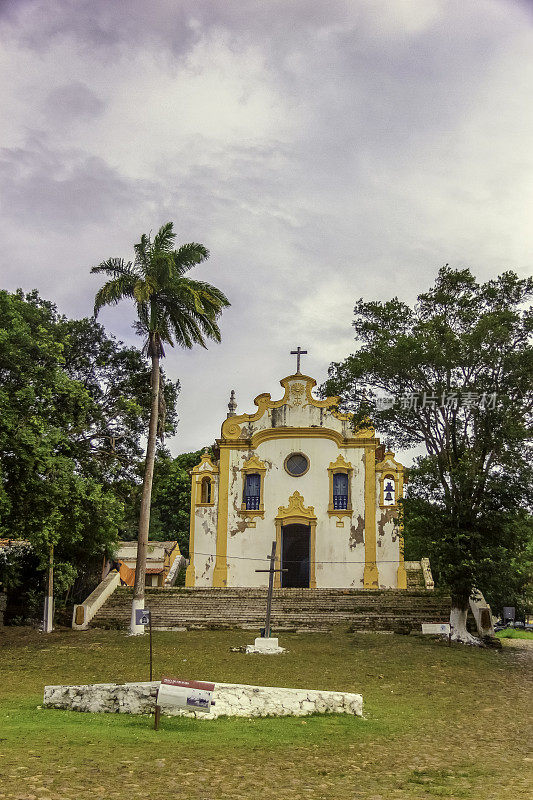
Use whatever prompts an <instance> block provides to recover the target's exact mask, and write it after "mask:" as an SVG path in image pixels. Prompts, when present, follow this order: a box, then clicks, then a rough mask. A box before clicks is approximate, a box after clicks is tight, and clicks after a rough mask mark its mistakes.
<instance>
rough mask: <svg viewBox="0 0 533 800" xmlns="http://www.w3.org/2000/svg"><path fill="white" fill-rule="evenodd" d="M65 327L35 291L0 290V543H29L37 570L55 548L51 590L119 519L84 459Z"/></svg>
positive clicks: (96, 552) (97, 550) (115, 504)
mask: <svg viewBox="0 0 533 800" xmlns="http://www.w3.org/2000/svg"><path fill="white" fill-rule="evenodd" d="M65 326H66V320H64V319H63V318H61V317H59V316H58V314H57V312H56V309H55V307H54V305H53V304H52V303H50V302H47V301H45V300H42V299H41V298H40V297H39V296H38V294H37V293H36V292H32V293H31V294H28V295H24V294H23V293H22V292H21V291H18V292H16V293H14V294H9V293H8V292H5V291H3V292H0V477H1V480H0V536H4V537H8V538H11V539H24V540H28V541H29V542H31V545H32V547H33V550H34V552H35V554H36V556H37V558H38V564H40V566H41V568H44V567H45V565H46V562H47V559H48V554H49V552H50V547H51V546H55V549H56V592H61V591H62V590H65V589H67V588H68V586H69V585H71V584H72V582H73V580H74V578H75V576H76V574H77V572H78V569H79V566H80V562H81V554H80V551H83V560H84V561H85V562H90V561H91V559H92V558H94V557H97V556H99V558H100V559H101V558H102V555H103V554H104V553H106V552H109V551H110V548H111V546H112V544H113V543H114V541H115V540H116V538H117V533H118V529H119V525H120V521H121V518H122V503H121V501H120V499H119V498H117V496H116V495H115V493H114V492H113V491H112V489H111V487H110V486H109V484H108V483H107V482H106V481H103V480H102V476H101V474H99V473H98V471H95V470H94V469H93V468H92V466H91V467H89V466H88V465H89V461H90V459H89V458H88V455H87V453H85V455H83V453H82V448H81V439H82V438H83V436H84V432H86V431H87V430H88V427H89V426H90V420H91V417H92V416H94V414H95V413H96V412H95V409H94V400H93V398H92V396H91V393H90V392H89V391H88V390H87V388H86V386H84V385H83V383H82V382H81V381H79V380H76V379H74V378H72V377H71V376H70V375H69V374H68V372H67V371H66V370H65V350H66V349H67V347H68V346H69V340H68V334H67V331H66V327H65ZM76 440H78V445H77V446H76V444H75V442H76ZM75 451H76V452H75ZM78 556H79V557H78ZM9 580H10V579H8V580H6V583H9Z"/></svg>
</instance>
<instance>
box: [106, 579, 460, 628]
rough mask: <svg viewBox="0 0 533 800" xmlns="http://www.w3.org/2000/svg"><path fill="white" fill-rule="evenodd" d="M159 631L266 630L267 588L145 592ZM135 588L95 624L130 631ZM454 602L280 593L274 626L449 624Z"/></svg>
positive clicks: (368, 593) (434, 597)
mask: <svg viewBox="0 0 533 800" xmlns="http://www.w3.org/2000/svg"><path fill="white" fill-rule="evenodd" d="M145 597H146V602H145V605H146V607H147V608H150V609H151V611H152V620H153V624H154V626H155V627H162V628H170V629H172V628H178V627H179V628H202V627H204V628H228V627H243V628H244V627H245V628H255V629H256V630H257V629H258V628H260V627H261V626H262V623H263V621H264V617H265V610H266V597H267V592H266V589H262V588H260V589H258V588H254V589H248V588H246V589H237V588H233V589H184V588H178V589H175V588H173V589H166V588H162V589H155V588H151V589H147V591H146V595H145ZM131 599H132V590H131V589H124V588H121V589H117V590H116V592H115V593H114V594H113V595H112V596H111V597H110V599H109V600H108V601H107V603H106V604H105V605H104V606H103V607H102V608H101V609H100V611H99V612H98V613H97V614H96V616H95V617H94V619H93V621H92V623H91V624H92V625H95V626H104V627H122V628H126V627H127V625H128V624H129V617H130V609H131ZM449 612H450V598H449V597H447V596H445V595H441V594H439V593H433V592H427V591H425V590H423V591H420V590H418V589H417V590H405V591H398V590H393V589H390V590H359V589H276V590H274V596H273V601H272V624H273V627H274V628H275V629H276V630H289V629H290V630H298V629H305V630H318V629H320V630H328V629H329V626H331V625H335V624H344V625H350V626H352V627H353V628H354V629H360V630H393V629H394V628H395V627H397V625H398V624H400V623H401V622H409V623H410V624H411V625H412V626H418V625H419V624H420V623H421V622H445V621H447V619H448V617H449Z"/></svg>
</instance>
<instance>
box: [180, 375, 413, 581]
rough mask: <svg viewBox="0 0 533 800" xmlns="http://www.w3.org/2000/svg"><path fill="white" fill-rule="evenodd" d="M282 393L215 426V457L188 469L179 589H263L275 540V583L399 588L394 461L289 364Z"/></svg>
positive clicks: (397, 469)
mask: <svg viewBox="0 0 533 800" xmlns="http://www.w3.org/2000/svg"><path fill="white" fill-rule="evenodd" d="M280 383H281V386H282V388H283V392H284V393H283V397H282V398H281V399H280V400H272V399H271V396H270V394H261V395H259V396H258V397H256V399H255V405H256V409H257V410H256V411H255V413H251V414H239V415H238V414H236V413H235V409H236V404H235V403H234V401H233V393H232V400H231V401H230V404H229V409H230V413H229V414H228V417H227V419H226V420H224V422H223V424H222V430H221V437H220V439H218V440H217V445H216V446H217V450H216V457H215V458H214V459H212V458H211V457H210V456H209V455H208V454H207V453H204V454H203V456H202V458H201V461H200V463H199V464H198V465H197V466H196V467H195V468H194V469H193V470H192V472H191V478H192V492H191V519H190V549H189V553H190V562H189V566H188V568H187V576H186V586H189V587H193V586H196V587H254V586H258V587H259V586H265V585H266V576H265V574H264V572H263V573H262V572H257V571H256V570H260V569H262V570H264V569H266V568H267V567H268V561H267V557H268V556H269V555H270V552H271V548H272V542H273V541H275V542H276V569H277V570H282V571H278V572H276V573H275V579H274V586H275V587H277V588H280V587H282V588H292V587H293V588H298V587H303V588H305V587H308V588H311V589H312V588H367V589H377V588H399V589H404V588H406V573H405V568H404V562H403V542H402V537H401V530H400V529H399V528H398V525H397V523H396V522H395V517H396V516H397V512H398V506H397V501H398V498H400V497H401V496H402V493H403V473H404V470H403V466H402V465H401V464H400V463H399V462H398V461H396V460H395V458H394V453H391V452H384V448H383V447H382V446H380V443H379V439H377V438H376V436H375V431H374V429H373V428H371V427H368V428H366V429H364V430H360V431H358V432H357V433H354V431H353V429H352V427H351V424H350V416H349V415H347V414H342V413H339V412H338V411H337V410H336V405H337V398H327V399H325V400H319V399H317V398H316V397H314V395H313V392H312V390H313V387H314V386H316V381H315V380H314V379H313V378H311V377H309V376H307V375H302V374H301V373H300V372H297V373H296V374H294V375H290V376H289V377H287V378H283V380H282V381H281V382H280Z"/></svg>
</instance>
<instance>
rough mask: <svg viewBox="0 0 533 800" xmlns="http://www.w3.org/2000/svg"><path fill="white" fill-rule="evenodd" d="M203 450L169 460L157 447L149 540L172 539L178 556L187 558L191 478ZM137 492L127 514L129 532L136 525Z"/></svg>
mask: <svg viewBox="0 0 533 800" xmlns="http://www.w3.org/2000/svg"><path fill="white" fill-rule="evenodd" d="M202 452H204V451H203V450H197V451H195V452H193V453H181V454H180V455H179V456H176V458H172V456H171V455H170V453H169V452H168V450H166V449H165V448H162V447H160V448H158V450H157V454H156V459H155V465H154V479H153V484H152V508H151V513H150V541H160V542H161V541H167V540H176V541H177V542H178V544H179V547H180V551H181V554H182V555H183V556H185V558H188V556H189V527H190V515H191V476H190V474H189V472H190V470H191V469H192V468H193V467H195V466H196V465H197V464H198V463H199V461H200V459H201V456H202ZM140 502H141V492H136V493H135V498H134V501H133V503H132V504H131V506H130V507H129V508H128V509H127V510H126V511H127V524H128V530H129V531H131V532H132V533H133V532H134V531H135V528H136V527H137V526H138V523H139V512H140ZM125 536H126V537H127V536H128V534H127V533H125Z"/></svg>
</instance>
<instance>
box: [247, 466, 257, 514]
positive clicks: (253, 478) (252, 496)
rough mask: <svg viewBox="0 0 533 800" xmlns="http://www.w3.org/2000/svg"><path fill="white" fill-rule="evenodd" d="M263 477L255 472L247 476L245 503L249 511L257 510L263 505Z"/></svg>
mask: <svg viewBox="0 0 533 800" xmlns="http://www.w3.org/2000/svg"><path fill="white" fill-rule="evenodd" d="M260 495H261V476H260V475H258V474H257V473H255V472H253V473H250V474H248V475H247V476H246V485H245V487H244V502H245V503H246V508H247V509H248V510H249V511H254V510H257V509H258V508H259V506H260V504H261V496H260Z"/></svg>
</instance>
